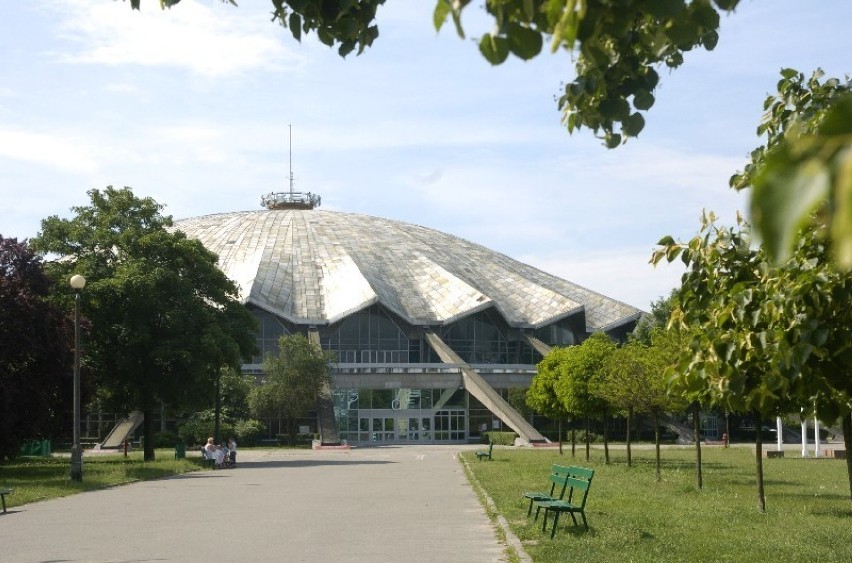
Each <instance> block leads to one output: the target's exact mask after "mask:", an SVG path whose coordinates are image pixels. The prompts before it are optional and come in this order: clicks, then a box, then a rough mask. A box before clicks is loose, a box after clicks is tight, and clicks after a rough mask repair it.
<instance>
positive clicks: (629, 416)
mask: <svg viewBox="0 0 852 563" xmlns="http://www.w3.org/2000/svg"><path fill="white" fill-rule="evenodd" d="M632 425H633V407H630V408H629V409H627V428H626V429H625V433H626V436H625V440H626V442H627V467H633V464H632V463H631V458H630V427H631V426H632Z"/></svg>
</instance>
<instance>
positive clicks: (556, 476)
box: [524, 464, 574, 520]
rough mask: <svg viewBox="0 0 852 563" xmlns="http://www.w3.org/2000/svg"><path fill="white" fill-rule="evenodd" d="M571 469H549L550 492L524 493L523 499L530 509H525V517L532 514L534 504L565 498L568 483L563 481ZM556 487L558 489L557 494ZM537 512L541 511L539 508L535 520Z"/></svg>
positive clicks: (564, 467) (561, 466)
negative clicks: (528, 503) (527, 502)
mask: <svg viewBox="0 0 852 563" xmlns="http://www.w3.org/2000/svg"><path fill="white" fill-rule="evenodd" d="M572 469H574V468H573V467H566V466H564V465H557V464H554V465H553V467H551V468H550V477H549V479H550V491H529V492H526V493H524V497H526V498H528V499H530V507H529V509H527V516H529V515H530V514H532V508H533V504H534V503H539V502H545V501H548V500H562V497H564V496H565V490H566V489H567V488H568V482H567V481H566V480H565V477H567V476H570V475H571V470H572ZM557 486H558V489H559V490H558V494H557ZM539 510H541V508H540V507H539V508H536V510H535V519H536V520H538V512H539Z"/></svg>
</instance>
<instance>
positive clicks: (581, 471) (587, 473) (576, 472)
mask: <svg viewBox="0 0 852 563" xmlns="http://www.w3.org/2000/svg"><path fill="white" fill-rule="evenodd" d="M568 470H569V474H568V475H565V476H563V477H562V480H563V482H564V485H562V486H563V487H565V488H567V489H568V491H569V492H568V502H571V503H574V504H579V506H580V507H581V508H585V506H586V497H588V496H589V488H591V486H592V478H593V477H594V476H595V470H594V469H589V468H586V467H569V468H568ZM575 491H577V495H579V494H580V493H579V491H582V493H583V499H582V500H581V501H579V502H578V501H577V500H576V499H575V498H574V493H575ZM560 498H561V497H560Z"/></svg>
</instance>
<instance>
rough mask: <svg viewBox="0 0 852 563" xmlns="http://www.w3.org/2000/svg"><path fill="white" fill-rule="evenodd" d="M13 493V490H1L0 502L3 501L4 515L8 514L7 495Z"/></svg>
mask: <svg viewBox="0 0 852 563" xmlns="http://www.w3.org/2000/svg"><path fill="white" fill-rule="evenodd" d="M11 492H12V489H0V500H2V501H3V514H6V495H8V494H9V493H11Z"/></svg>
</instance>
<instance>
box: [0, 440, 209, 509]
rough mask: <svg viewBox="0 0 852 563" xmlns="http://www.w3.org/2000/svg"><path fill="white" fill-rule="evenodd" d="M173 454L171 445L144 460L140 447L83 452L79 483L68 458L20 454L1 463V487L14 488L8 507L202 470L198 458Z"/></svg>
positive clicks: (7, 500)
mask: <svg viewBox="0 0 852 563" xmlns="http://www.w3.org/2000/svg"><path fill="white" fill-rule="evenodd" d="M174 455H175V451H174V448H169V449H158V450H156V452H155V457H156V460H155V461H151V462H147V463H145V462H143V461H142V451H141V450H140V451H136V452H132V453H130V454H129V455H128V457H127V458H126V459H125V457H124V455H123V454H117V455H113V454H97V455H84V457H83V481H82V482H81V483H77V482H74V481H72V480H71V478H70V474H71V460H70V458H68V457H49V458H45V457H21V458H18V459H16V460H15V461H14V462H6V463H2V464H0V488H6V487H8V488H11V489H13V491H12V494H10V495H6V506H7V507H9V508H11V507H13V506H20V505H22V504H27V503H30V502H36V501H42V500H49V499H53V498H58V497H64V496H67V495H73V494H75V493H79V492H82V491H91V490H94V489H103V488H106V487H112V486H115V485H123V484H125V483H132V482H134V481H146V480H148V479H158V478H161V477H167V476H169V475H177V474H180V473H187V472H190V471H198V470H199V469H202V464H201V460H200V457H198V456H195V457H189V458H187V459H174ZM190 455H191V454H190Z"/></svg>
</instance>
